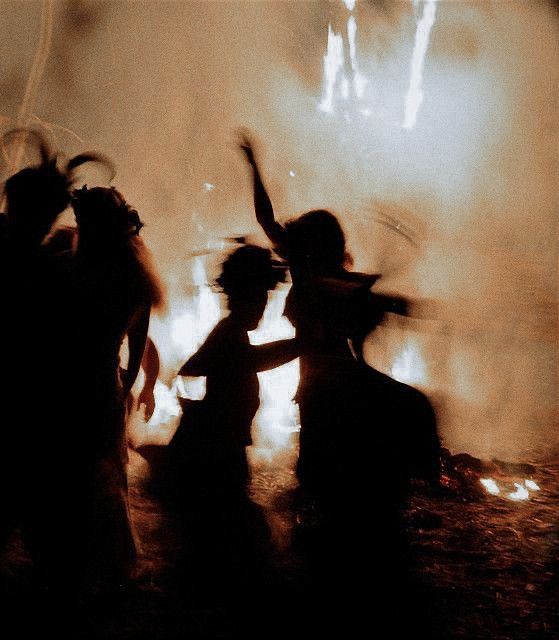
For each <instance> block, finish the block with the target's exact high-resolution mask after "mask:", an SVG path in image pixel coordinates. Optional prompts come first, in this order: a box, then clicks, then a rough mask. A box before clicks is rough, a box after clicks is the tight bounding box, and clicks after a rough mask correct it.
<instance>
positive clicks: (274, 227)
mask: <svg viewBox="0 0 559 640" xmlns="http://www.w3.org/2000/svg"><path fill="white" fill-rule="evenodd" d="M239 147H240V149H241V151H242V152H243V154H244V156H245V158H246V161H247V162H248V164H249V166H250V168H251V170H252V180H253V195H254V211H255V213H256V220H257V221H258V224H259V225H260V226H261V227H262V229H263V230H264V233H265V234H266V235H267V236H268V238H269V239H270V241H271V242H272V243H273V244H274V246H275V247H276V249H280V251H281V248H282V247H283V245H284V236H285V229H284V228H283V227H282V225H281V224H280V223H279V222H277V221H276V219H275V215H274V208H273V206H272V201H271V200H270V197H269V196H268V192H267V191H266V188H265V187H264V183H263V182H262V176H261V175H260V170H259V169H258V164H257V163H256V159H255V157H254V149H253V144H252V141H251V139H250V137H249V136H248V135H247V134H246V133H240V134H239Z"/></svg>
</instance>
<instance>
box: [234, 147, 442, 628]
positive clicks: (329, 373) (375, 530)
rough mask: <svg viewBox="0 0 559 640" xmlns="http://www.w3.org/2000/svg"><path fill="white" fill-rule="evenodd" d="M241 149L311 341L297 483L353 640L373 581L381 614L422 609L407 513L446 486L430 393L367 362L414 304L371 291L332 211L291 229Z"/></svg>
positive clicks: (317, 556) (296, 312)
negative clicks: (412, 576)
mask: <svg viewBox="0 0 559 640" xmlns="http://www.w3.org/2000/svg"><path fill="white" fill-rule="evenodd" d="M240 147H241V150H242V152H243V154H244V156H245V158H246V160H247V162H248V164H249V165H250V167H251V170H252V175H253V184H254V205H255V211H256V218H257V220H258V222H259V223H260V225H261V226H262V228H263V230H264V231H265V233H266V234H267V236H268V238H269V239H270V240H271V241H272V242H273V243H274V246H275V248H276V251H277V252H278V253H279V254H280V255H281V256H282V257H284V258H285V259H286V260H287V261H288V263H289V267H290V271H291V275H292V280H293V287H292V289H291V291H290V293H289V296H288V300H287V303H286V315H287V316H288V317H289V319H290V320H291V321H292V323H293V324H294V326H295V328H296V330H297V336H298V337H299V338H300V339H301V341H302V344H303V351H302V355H301V377H300V383H299V388H298V392H297V396H296V399H297V402H298V403H299V409H300V417H301V432H300V453H299V460H298V464H297V475H298V478H299V481H300V483H301V486H302V488H303V490H304V494H306V498H307V500H308V499H309V498H310V504H311V505H313V509H314V510H315V513H314V516H313V517H312V518H310V519H309V522H310V523H311V524H310V526H308V527H307V530H306V531H305V530H304V529H303V531H302V533H303V534H304V537H305V541H306V548H307V552H308V556H309V561H310V562H311V566H312V568H313V573H314V575H315V578H316V579H317V582H316V585H317V591H316V593H315V597H316V598H317V602H316V605H317V606H318V607H319V609H320V610H321V611H323V610H328V609H331V610H333V611H337V618H336V624H342V625H343V626H344V627H345V629H346V632H347V628H348V624H350V625H351V624H353V625H355V628H356V629H357V628H359V625H360V620H361V621H362V619H361V618H360V617H359V616H355V615H354V614H352V612H355V611H356V610H357V611H359V610H362V611H365V610H367V607H368V602H367V601H366V596H365V595H364V593H363V592H362V591H361V589H359V588H352V585H354V584H361V583H362V581H363V580H371V579H374V580H375V582H376V584H377V585H378V586H381V585H382V589H383V592H382V594H381V595H380V596H379V597H378V603H379V613H380V612H383V613H385V612H390V613H391V614H393V615H395V616H398V615H399V613H400V612H401V611H402V610H404V611H406V610H409V607H410V606H411V602H412V601H413V597H409V598H406V597H405V595H404V594H405V593H406V587H405V585H406V583H407V569H408V566H409V557H408V551H407V545H406V541H405V535H404V533H405V527H404V523H403V515H404V510H405V507H406V506H407V502H408V499H409V496H410V488H411V482H412V479H422V480H424V481H426V482H428V483H432V484H433V485H437V484H438V475H439V460H440V443H439V439H438V435H437V429H436V420H435V414H434V412H433V409H432V407H431V403H430V402H429V400H428V399H427V398H426V397H425V396H424V395H423V394H422V393H421V392H419V391H417V390H416V389H413V388H411V387H408V386H407V385H404V384H401V383H399V382H396V381H395V380H392V379H391V378H389V377H388V376H385V375H384V374H382V373H380V372H378V371H375V370H374V369H372V368H371V367H369V366H368V365H367V364H366V363H365V361H364V359H363V356H362V346H363V342H364V340H365V337H366V336H367V334H368V333H370V332H371V331H372V330H373V329H374V328H375V327H376V326H378V324H380V322H381V321H382V320H383V317H384V315H385V313H386V312H388V311H392V312H396V313H399V314H403V315H405V314H407V313H408V307H409V305H408V302H407V301H405V300H403V299H401V298H398V297H391V296H379V295H376V294H374V293H371V291H370V288H371V286H373V285H374V284H375V282H376V281H377V280H378V278H379V276H378V275H368V274H359V273H354V272H351V271H349V269H348V267H349V265H350V264H351V258H350V256H349V254H348V252H347V249H346V240H345V234H344V232H343V229H342V227H341V225H340V223H339V221H338V220H337V218H336V217H335V216H334V215H333V214H332V213H330V212H329V211H325V210H316V211H309V212H307V213H305V214H303V215H301V216H300V217H298V218H296V219H293V220H291V221H290V222H288V223H287V224H286V225H285V227H284V226H282V225H280V224H279V223H278V222H277V221H276V220H275V215H274V211H273V208H272V203H271V201H270V198H269V196H268V194H267V193H266V190H265V187H264V185H263V183H262V179H261V176H260V172H259V169H258V165H257V163H256V160H255V158H254V152H253V147H252V143H251V141H250V139H249V138H248V137H247V136H242V137H241V140H240ZM307 504H308V502H307ZM311 513H312V512H311ZM317 514H318V526H317V524H316V517H317ZM304 523H305V518H304V517H303V524H304ZM373 576H374V578H373ZM342 585H343V587H342ZM377 593H378V591H377ZM400 593H401V594H402V595H404V599H403V600H402V598H401V597H400V595H399V594H400ZM319 615H322V614H321V613H317V616H319ZM327 626H328V625H327ZM349 628H351V627H349Z"/></svg>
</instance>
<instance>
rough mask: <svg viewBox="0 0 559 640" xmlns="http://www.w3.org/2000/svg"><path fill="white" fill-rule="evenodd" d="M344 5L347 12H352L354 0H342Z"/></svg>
mask: <svg viewBox="0 0 559 640" xmlns="http://www.w3.org/2000/svg"><path fill="white" fill-rule="evenodd" d="M344 4H345V6H346V8H347V10H348V11H353V10H354V9H355V0H344Z"/></svg>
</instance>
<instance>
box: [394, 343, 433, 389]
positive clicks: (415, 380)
mask: <svg viewBox="0 0 559 640" xmlns="http://www.w3.org/2000/svg"><path fill="white" fill-rule="evenodd" d="M390 373H391V376H392V377H393V378H394V379H395V380H398V381H399V382H405V383H407V384H419V383H422V382H424V381H425V378H426V371H425V362H424V361H423V358H422V357H421V352H420V349H419V347H418V345H416V344H415V343H414V342H413V341H410V342H408V343H407V344H405V345H404V347H403V348H402V350H401V351H400V353H399V354H398V355H397V356H396V359H395V360H394V363H393V364H392V367H391V368H390Z"/></svg>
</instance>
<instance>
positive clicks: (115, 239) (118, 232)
mask: <svg viewBox="0 0 559 640" xmlns="http://www.w3.org/2000/svg"><path fill="white" fill-rule="evenodd" d="M72 208H73V209H74V213H75V215H76V222H77V223H78V229H79V242H80V245H83V244H89V243H93V244H95V246H96V248H97V249H99V248H100V247H101V246H110V245H119V244H122V243H126V242H128V241H129V240H130V239H131V238H134V237H136V236H138V234H139V233H140V229H141V228H142V227H143V226H144V225H143V223H142V221H141V220H140V216H139V214H138V212H137V211H136V209H134V208H133V207H131V206H130V205H129V204H128V203H127V202H126V200H125V199H124V196H123V195H122V194H121V193H120V192H119V191H117V190H116V189H115V188H114V187H93V188H92V189H88V188H87V187H86V186H84V187H82V188H81V189H77V190H75V191H74V192H73V193H72Z"/></svg>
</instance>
